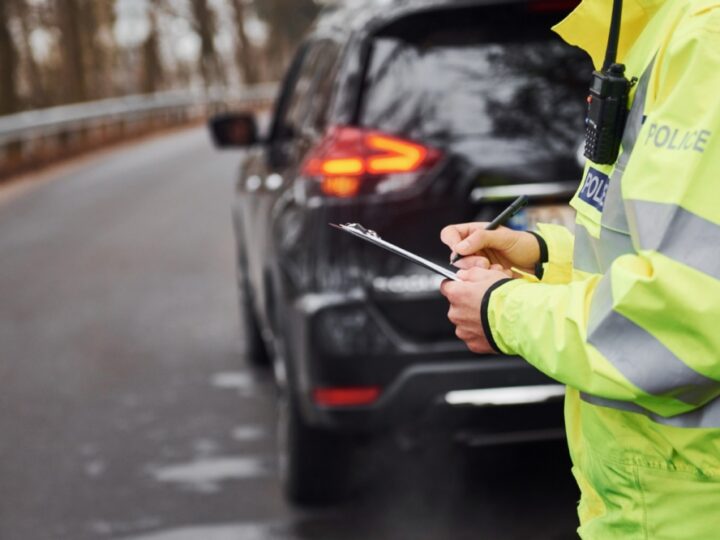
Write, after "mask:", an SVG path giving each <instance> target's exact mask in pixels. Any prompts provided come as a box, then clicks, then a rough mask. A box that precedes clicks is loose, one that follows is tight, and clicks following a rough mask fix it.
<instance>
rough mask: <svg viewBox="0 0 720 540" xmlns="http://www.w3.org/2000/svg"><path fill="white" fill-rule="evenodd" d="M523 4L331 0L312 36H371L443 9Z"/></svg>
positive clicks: (460, 0)
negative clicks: (412, 17) (401, 20)
mask: <svg viewBox="0 0 720 540" xmlns="http://www.w3.org/2000/svg"><path fill="white" fill-rule="evenodd" d="M520 1H522V0H334V1H332V2H331V3H330V5H329V6H328V7H326V8H325V9H324V10H323V12H322V13H321V14H320V16H319V18H318V20H317V22H316V24H315V27H314V29H313V34H315V35H316V36H334V37H337V35H338V33H341V34H344V35H346V34H347V33H349V32H358V33H362V34H372V33H373V32H375V31H377V30H378V29H380V28H382V27H384V26H386V25H388V24H390V23H392V22H393V21H395V20H396V19H399V18H401V17H404V16H406V15H411V14H414V13H422V12H424V11H434V10H436V9H443V8H450V9H452V8H463V7H472V6H482V5H498V4H512V3H516V2H520Z"/></svg>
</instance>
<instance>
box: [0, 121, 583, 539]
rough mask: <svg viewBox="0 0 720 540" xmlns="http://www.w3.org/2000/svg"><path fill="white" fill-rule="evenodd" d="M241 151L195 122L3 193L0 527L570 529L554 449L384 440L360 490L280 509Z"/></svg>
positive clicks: (520, 532) (524, 535) (551, 535)
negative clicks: (245, 240) (250, 338)
mask: <svg viewBox="0 0 720 540" xmlns="http://www.w3.org/2000/svg"><path fill="white" fill-rule="evenodd" d="M236 162H237V156H236V155H233V154H232V153H230V154H218V153H216V152H215V151H213V150H212V149H211V148H210V146H209V143H208V140H207V137H206V135H205V133H204V131H203V130H201V129H193V130H189V131H184V132H180V133H175V134H171V135H166V136H163V137H161V138H156V139H152V140H147V141H144V142H142V143H139V144H133V145H130V146H126V147H123V148H120V149H116V150H112V151H109V152H105V153H103V154H100V155H96V156H93V157H91V158H85V159H83V160H81V161H76V162H74V163H72V164H69V165H65V166H62V167H59V168H56V169H53V170H52V171H49V172H46V173H43V174H42V175H41V176H40V177H34V178H30V179H26V180H23V181H22V182H14V183H11V184H6V185H4V186H0V540H45V539H67V540H85V539H101V540H104V539H113V540H115V539H122V540H126V539H132V540H256V539H282V540H285V539H311V538H312V539H323V540H324V539H328V540H330V539H332V540H335V539H338V540H342V539H349V540H354V539H368V538H372V539H379V540H382V539H401V540H404V539H460V540H462V539H471V538H472V539H548V540H561V539H571V538H575V534H574V529H575V520H576V518H575V510H574V505H575V499H576V497H577V494H576V488H575V486H574V484H573V482H572V479H571V476H570V473H569V465H568V462H567V458H566V457H565V455H566V450H565V447H564V445H563V443H557V444H555V443H546V444H542V445H538V444H534V445H527V446H522V447H515V448H502V449H495V450H483V451H482V452H480V451H477V450H475V451H468V450H465V449H458V448H456V447H451V446H449V445H447V444H445V442H444V441H442V440H440V441H434V442H433V443H432V444H429V445H426V447H424V448H422V449H420V450H417V449H416V450H412V451H411V450H402V449H400V448H399V447H398V448H389V449H388V450H387V451H386V452H385V453H384V454H383V457H382V460H381V461H382V463H381V464H380V469H381V470H382V471H383V474H381V475H380V476H381V478H380V479H378V480H377V481H376V482H375V483H374V485H373V486H372V487H371V488H370V489H369V492H368V494H366V495H365V497H363V498H361V499H360V500H358V501H355V502H352V503H347V504H345V505H342V506H339V507H336V508H331V509H327V510H322V511H319V510H315V511H301V510H297V509H292V508H290V507H288V506H287V505H286V504H285V503H284V502H283V500H282V497H281V494H280V490H279V487H278V483H277V472H276V463H275V458H274V450H273V448H274V439H275V436H274V432H273V429H274V428H273V418H274V410H273V407H274V405H273V385H272V382H271V380H270V379H269V377H268V374H266V373H263V372H255V371H252V370H251V369H249V368H248V367H247V366H246V364H245V362H244V359H243V355H242V350H243V344H242V336H240V335H239V330H238V327H239V324H238V316H237V312H236V296H235V288H234V283H235V277H234V263H233V259H234V252H233V247H232V246H233V245H232V233H231V226H230V212H229V206H230V201H231V193H232V177H233V173H234V169H235V164H236Z"/></svg>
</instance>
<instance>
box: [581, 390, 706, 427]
mask: <svg viewBox="0 0 720 540" xmlns="http://www.w3.org/2000/svg"><path fill="white" fill-rule="evenodd" d="M580 397H581V398H582V400H583V401H585V402H587V403H590V404H591V405H597V406H599V407H609V408H611V409H618V410H621V411H624V412H631V413H636V414H642V415H643V416H647V417H648V418H650V420H652V421H653V422H656V423H658V424H663V425H666V426H673V427H679V428H720V398H715V399H714V400H712V401H710V402H709V403H707V404H706V405H704V406H703V407H700V408H699V409H696V410H694V411H691V412H689V413H685V414H679V415H677V416H672V417H669V418H666V417H664V416H660V415H659V414H655V413H652V412H650V411H648V410H647V409H645V408H643V407H641V406H639V405H637V404H636V403H630V402H628V401H617V400H614V399H605V398H600V397H597V396H591V395H588V394H585V393H581V394H580Z"/></svg>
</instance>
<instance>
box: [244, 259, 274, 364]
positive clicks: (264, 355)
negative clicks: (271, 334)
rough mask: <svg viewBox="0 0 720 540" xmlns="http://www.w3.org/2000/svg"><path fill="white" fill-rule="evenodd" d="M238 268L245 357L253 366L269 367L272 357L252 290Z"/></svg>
mask: <svg viewBox="0 0 720 540" xmlns="http://www.w3.org/2000/svg"><path fill="white" fill-rule="evenodd" d="M241 272H242V270H241V269H239V268H238V304H239V306H240V331H241V332H242V335H243V337H244V338H245V357H246V358H247V361H248V363H249V364H250V365H251V366H255V367H263V368H265V367H269V366H270V365H271V357H270V354H269V351H268V349H267V346H266V345H265V341H264V340H263V337H262V332H261V331H260V325H259V324H258V321H257V317H256V316H255V310H254V309H253V306H252V300H251V296H250V291H249V288H248V285H247V282H246V280H245V279H244V278H243V276H242V274H241Z"/></svg>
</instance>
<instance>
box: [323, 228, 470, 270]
mask: <svg viewBox="0 0 720 540" xmlns="http://www.w3.org/2000/svg"><path fill="white" fill-rule="evenodd" d="M329 225H330V226H331V227H335V228H336V229H340V230H341V231H345V232H346V233H349V234H352V235H353V236H356V237H358V238H361V239H363V240H365V241H366V242H370V243H371V244H374V245H376V246H378V247H381V248H383V249H385V250H387V251H389V252H390V253H394V254H395V255H399V256H400V257H403V258H404V259H407V260H409V261H411V262H414V263H415V264H417V265H420V266H422V267H423V268H427V269H428V270H432V271H433V272H435V273H436V274H440V275H441V276H443V277H444V278H447V279H451V280H453V281H460V278H458V277H457V274H456V273H455V272H453V271H452V270H449V269H447V268H444V267H442V266H440V265H439V264H435V263H434V262H432V261H429V260H427V259H425V258H424V257H420V255H415V254H414V253H411V252H410V251H407V250H405V249H403V248H401V247H398V246H396V245H395V244H391V243H390V242H388V241H386V240H383V239H382V238H380V235H378V233H376V232H375V231H372V230H370V229H366V228H365V227H363V226H362V225H360V224H359V223H346V224H345V225H336V224H335V223H330V224H329Z"/></svg>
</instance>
